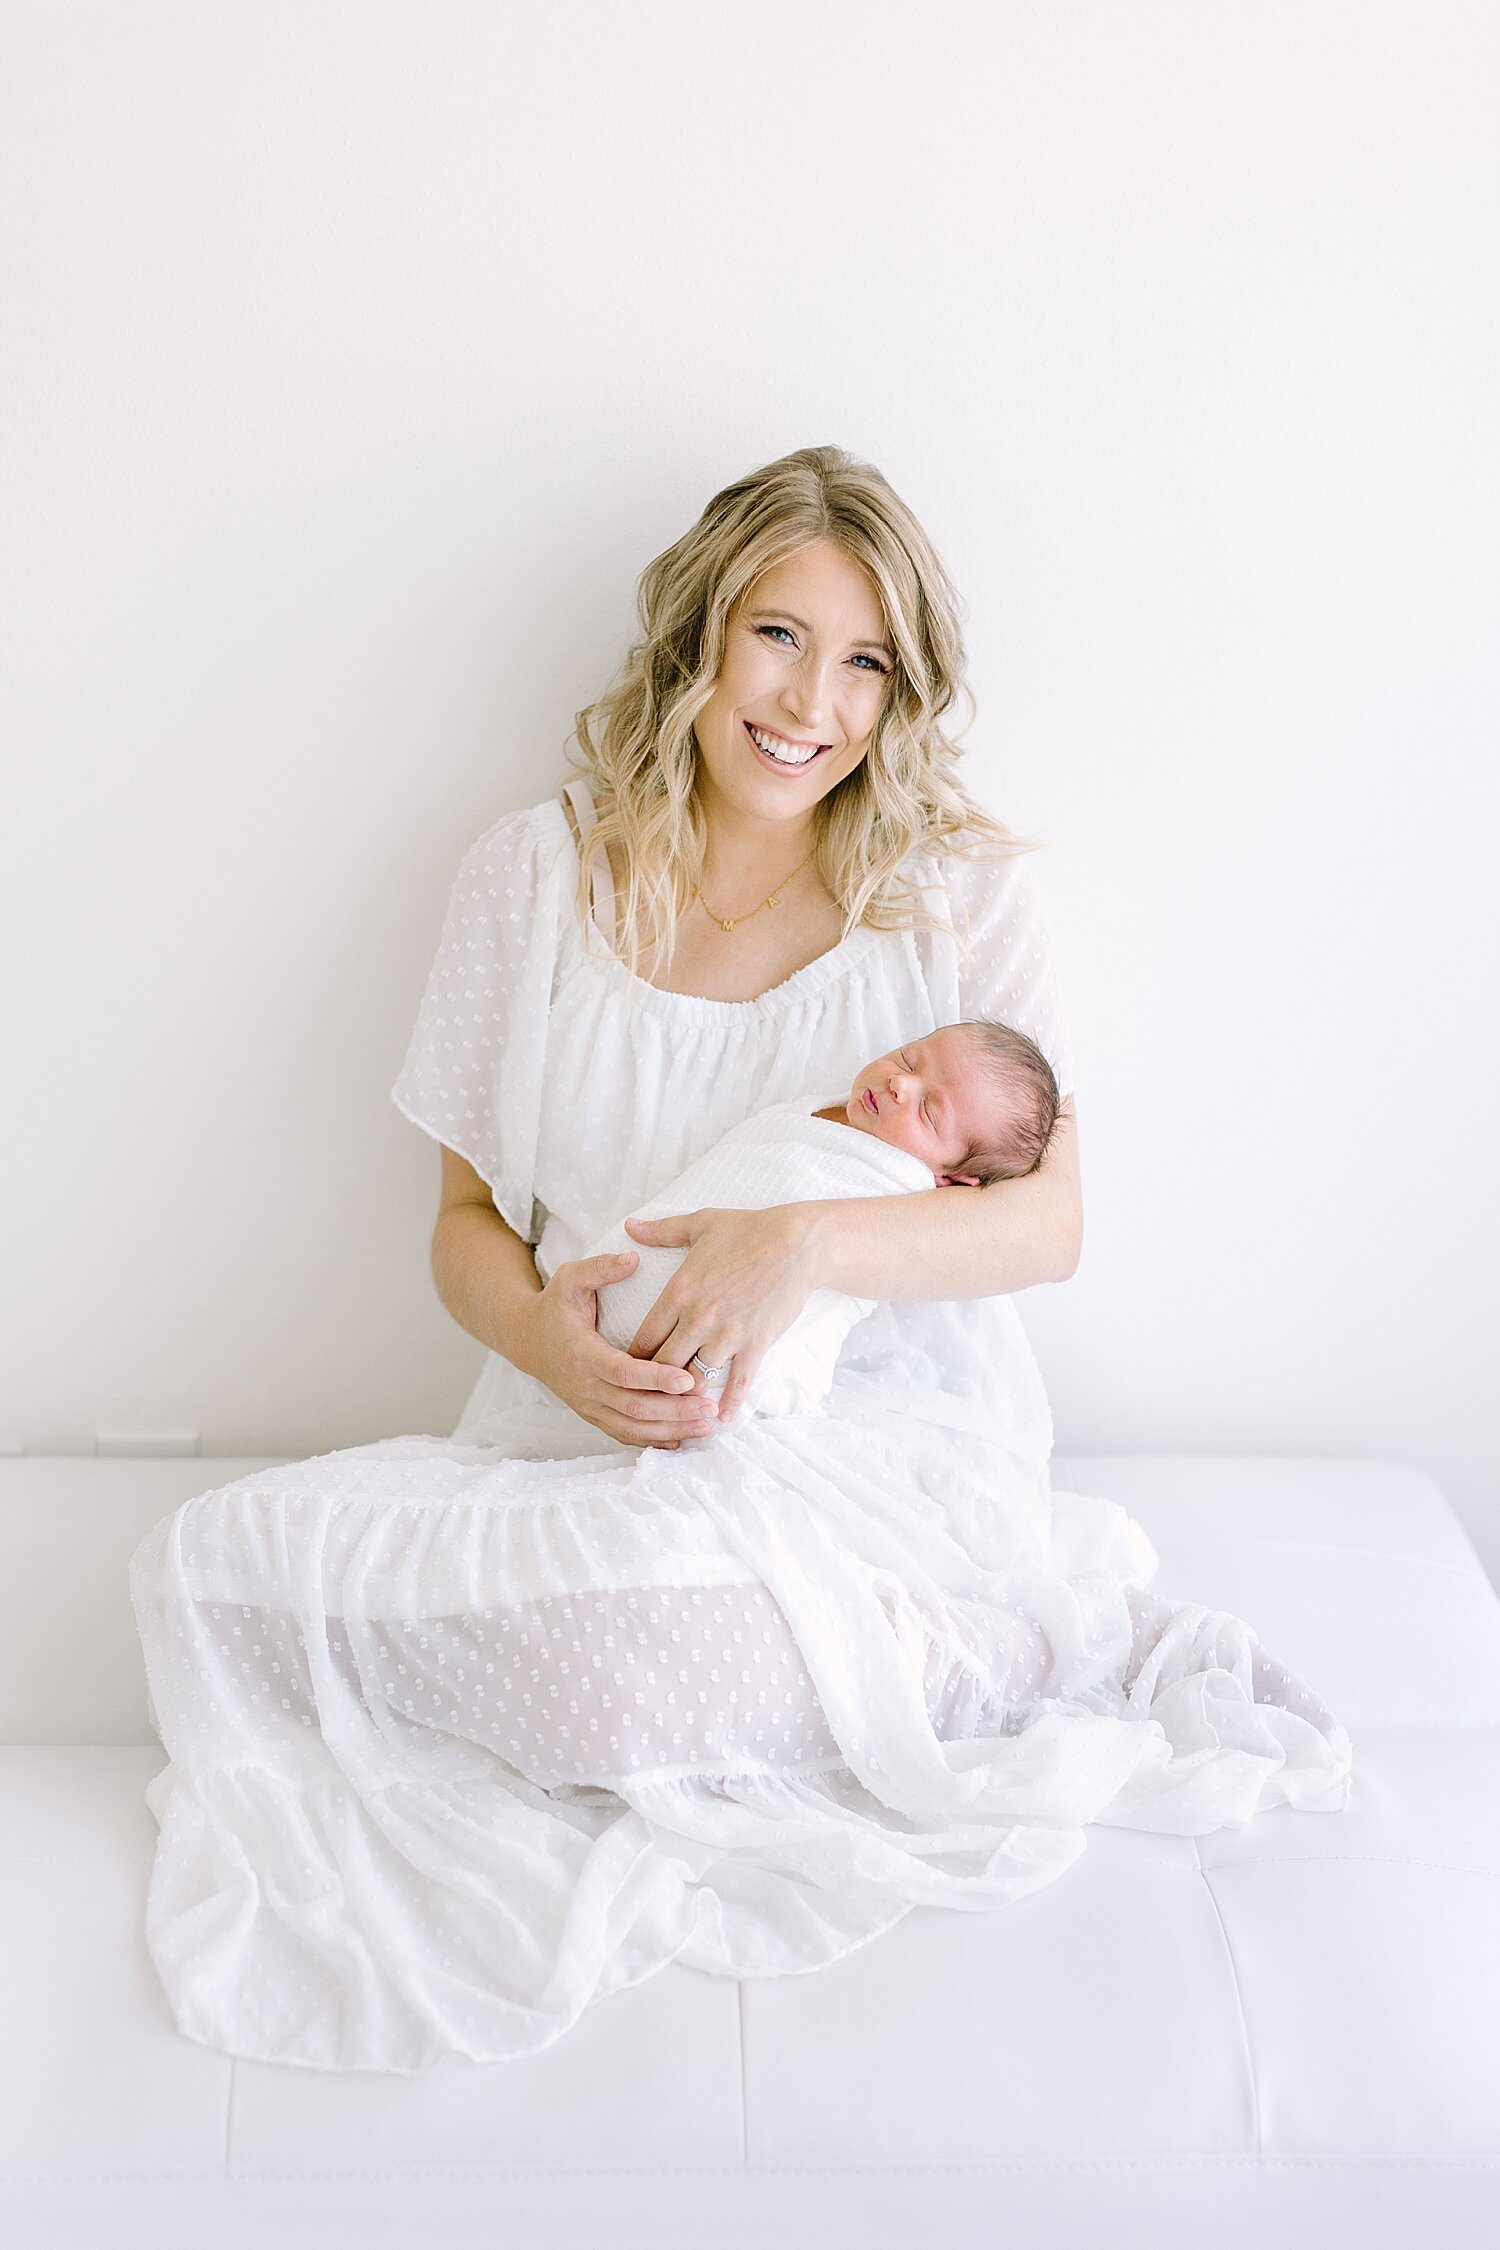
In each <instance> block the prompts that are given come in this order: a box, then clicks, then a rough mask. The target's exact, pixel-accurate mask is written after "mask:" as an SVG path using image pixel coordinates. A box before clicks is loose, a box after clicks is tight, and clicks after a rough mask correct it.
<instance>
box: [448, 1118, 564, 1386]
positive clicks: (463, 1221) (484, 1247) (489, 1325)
mask: <svg viewBox="0 0 1500 2250" xmlns="http://www.w3.org/2000/svg"><path fill="white" fill-rule="evenodd" d="M440 1147H441V1154H442V1159H443V1184H442V1190H441V1195H440V1199H439V1203H438V1215H437V1219H436V1222H435V1223H434V1226H433V1229H432V1278H433V1282H434V1284H435V1286H436V1288H437V1293H438V1296H439V1298H440V1299H441V1300H442V1303H443V1305H444V1307H445V1308H446V1310H447V1311H448V1312H450V1313H451V1314H452V1315H453V1318H454V1319H455V1320H456V1321H457V1322H458V1325H459V1327H460V1328H464V1329H467V1330H468V1332H469V1334H470V1335H471V1336H477V1337H478V1339H479V1341H480V1343H481V1344H487V1345H488V1346H489V1348H490V1350H491V1351H492V1352H498V1353H499V1354H500V1356H501V1358H502V1359H508V1360H509V1361H510V1362H511V1365H512V1366H513V1367H519V1366H520V1365H521V1364H522V1358H523V1357H524V1346H523V1344H522V1341H521V1339H522V1335H523V1333H524V1329H525V1323H526V1318H527V1315H528V1313H529V1312H530V1310H531V1306H532V1301H533V1300H534V1299H535V1298H537V1297H539V1296H540V1295H541V1290H542V1277H541V1275H540V1274H539V1273H538V1272H537V1270H536V1260H535V1259H534V1258H533V1256H532V1254H531V1245H530V1243H529V1242H526V1241H523V1239H522V1237H521V1236H520V1235H518V1234H517V1233H516V1231H515V1229H514V1227H511V1226H508V1225H507V1224H506V1222H505V1220H504V1219H502V1218H501V1216H500V1214H499V1212H498V1211H497V1210H496V1209H495V1201H494V1197H493V1196H492V1195H491V1193H490V1191H489V1188H488V1187H487V1186H486V1185H485V1183H484V1181H483V1180H482V1179H481V1178H480V1176H479V1174H478V1173H477V1172H476V1171H475V1169H474V1167H473V1165H472V1164H470V1163H469V1161H468V1159H467V1158H466V1157H462V1156H459V1155H457V1154H456V1153H455V1152H454V1150H452V1149H451V1148H448V1147H447V1146H446V1145H444V1144H440Z"/></svg>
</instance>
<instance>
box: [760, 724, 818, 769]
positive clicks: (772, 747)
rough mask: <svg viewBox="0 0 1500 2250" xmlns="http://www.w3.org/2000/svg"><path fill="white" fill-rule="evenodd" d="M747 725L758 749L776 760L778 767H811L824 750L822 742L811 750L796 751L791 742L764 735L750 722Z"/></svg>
mask: <svg viewBox="0 0 1500 2250" xmlns="http://www.w3.org/2000/svg"><path fill="white" fill-rule="evenodd" d="M746 725H747V727H749V734H750V740H751V741H752V742H753V743H754V744H755V747H756V749H757V750H764V752H765V754H766V756H767V757H768V758H774V759H775V760H776V763H777V765H778V766H810V765H811V764H812V762H813V760H814V758H815V757H816V756H817V754H818V752H819V751H820V750H821V749H822V748H823V745H822V743H821V742H815V743H814V744H813V746H812V748H811V749H810V750H795V749H793V747H792V745H791V744H790V743H789V742H783V741H782V740H781V738H780V736H779V735H775V734H764V733H762V731H761V729H760V728H759V727H751V726H749V721H748V720H747V721H746Z"/></svg>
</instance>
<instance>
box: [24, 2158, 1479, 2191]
mask: <svg viewBox="0 0 1500 2250" xmlns="http://www.w3.org/2000/svg"><path fill="white" fill-rule="evenodd" d="M1459 2166H1468V2167H1472V2166H1479V2167H1482V2168H1483V2169H1485V2170H1487V2171H1496V2170H1500V2154H1497V2153H1496V2152H1495V2151H1494V2150H1493V2149H1488V2150H1487V2149H1463V2150H1457V2151H1453V2152H1451V2153H1449V2154H1447V2155H1444V2156H1384V2155H1375V2156H1299V2155H1293V2154H1289V2153H1287V2152H1285V2151H1282V2150H1274V2149H1266V2150H1263V2151H1262V2152H1261V2153H1259V2154H1258V2155H1255V2156H1250V2155H1246V2154H1245V2153H1244V2152H1243V2151H1239V2150H1225V2151H1224V2152H1223V2153H1222V2154H1218V2155H1208V2156H1080V2157H1057V2158H1052V2159H1049V2158H1045V2157H1037V2158H1032V2159H1028V2158H1024V2157H1014V2158H1012V2157H967V2156H955V2157H951V2158H949V2157H930V2158H926V2159H918V2158H912V2157H906V2158H901V2157H896V2158H874V2157H871V2158H865V2159H862V2160H861V2161H859V2162H858V2163H854V2162H844V2163H839V2162H837V2161H830V2162H827V2163H822V2164H818V2163H791V2162H787V2163H778V2162H777V2161H776V2160H775V2159H774V2158H768V2159H765V2160H763V2161H761V2162H759V2163H755V2164H738V2163H729V2162H723V2163H709V2164H449V2165H439V2164H412V2165H406V2166H402V2167H399V2168H398V2167H394V2166H390V2165H386V2166H375V2165H364V2166H361V2167H360V2168H359V2169H358V2170H355V2169H353V2168H350V2167H347V2166H346V2167H344V2168H343V2169H341V2170H329V2171H320V2172H315V2171H311V2170H308V2169H306V2168H303V2169H301V2170H296V2171H294V2170H292V2169H290V2168H288V2167H271V2166H262V2165H256V2166H255V2167H253V2168H246V2169H245V2170H242V2171H241V2172H239V2173H237V2174H236V2181H237V2183H243V2184H246V2185H252V2186H253V2185H254V2184H255V2183H256V2182H259V2181H268V2180H323V2181H332V2180H535V2179H566V2180H584V2181H587V2180H596V2179H613V2178H616V2177H622V2176H623V2177H626V2178H630V2179H676V2180H682V2179H685V2180H693V2179H717V2178H720V2177H722V2176H724V2175H726V2174H728V2175H730V2176H733V2177H735V2178H738V2177H740V2176H741V2175H742V2174H745V2173H750V2174H753V2175H755V2176H756V2177H764V2178H767V2179H777V2178H781V2177H791V2178H798V2179H802V2178H813V2179H854V2180H858V2179H859V2178H861V2177H862V2176H863V2175H865V2174H867V2173H871V2172H892V2173H907V2172H910V2173H930V2172H943V2173H963V2172H983V2173H995V2172H1051V2173H1057V2172H1222V2171H1245V2170H1248V2169H1252V2168H1253V2169H1255V2170H1257V2171H1270V2170H1281V2171H1287V2172H1420V2171H1435V2170H1441V2171H1452V2170H1454V2169H1456V2168H1457V2167H1459ZM221 2178H222V2175H221V2174H220V2173H218V2172H216V2171H194V2172H188V2171H165V2170H163V2171H156V2172H82V2171H74V2172H60V2171H52V2172H17V2171H6V2170H3V2169H0V2180H3V2181H5V2182H7V2183H9V2184H12V2185H18V2186H36V2187H50V2188H56V2187H59V2186H61V2187H67V2188H77V2187H89V2186H94V2187H97V2186H102V2185H105V2184H107V2183H109V2182H112V2181H124V2180H147V2181H214V2182H217V2181H219V2180H220V2179H221Z"/></svg>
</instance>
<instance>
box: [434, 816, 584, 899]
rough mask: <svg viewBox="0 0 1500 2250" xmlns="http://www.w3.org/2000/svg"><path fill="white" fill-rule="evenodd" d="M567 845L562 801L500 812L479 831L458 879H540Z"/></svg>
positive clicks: (467, 853) (461, 866)
mask: <svg viewBox="0 0 1500 2250" xmlns="http://www.w3.org/2000/svg"><path fill="white" fill-rule="evenodd" d="M567 842H568V824H567V818H566V815H565V814H564V812H563V807H562V800H561V798H560V797H544V798H543V799H542V801H541V803H540V804H536V805H520V806H518V807H517V808H516V809H515V810H514V811H513V812H506V813H501V814H500V816H499V818H498V819H496V820H492V821H491V822H490V824H489V826H488V828H485V829H482V830H481V832H480V833H479V835H477V836H476V837H475V839H474V841H473V843H472V844H470V846H469V848H468V850H467V851H466V852H465V853H464V855H463V858H462V860H461V861H460V863H459V871H458V872H459V878H460V879H461V880H464V879H467V880H471V881H472V880H480V879H491V878H493V879H496V880H501V881H505V882H507V883H514V882H515V881H516V880H517V879H519V878H522V877H525V876H528V875H529V876H532V877H535V878H539V877H541V876H542V875H544V874H546V873H548V872H550V870H551V869H552V868H553V867H554V866H555V865H556V863H557V861H558V858H559V856H560V854H561V852H562V851H563V850H564V848H565V847H566V845H567Z"/></svg>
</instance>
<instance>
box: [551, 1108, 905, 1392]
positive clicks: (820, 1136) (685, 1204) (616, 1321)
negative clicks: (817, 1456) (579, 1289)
mask: <svg viewBox="0 0 1500 2250" xmlns="http://www.w3.org/2000/svg"><path fill="white" fill-rule="evenodd" d="M842 1098H843V1097H842V1095H841V1094H838V1093H835V1094H831V1095H830V1094H826V1093H825V1094H823V1095H821V1096H820V1095H818V1094H816V1093H810V1094H808V1095H807V1096H806V1097H805V1098H801V1097H799V1098H798V1099H797V1100H795V1101H788V1102H776V1103H773V1104H772V1105H771V1106H770V1107H768V1108H766V1109H763V1110H757V1111H756V1112H755V1114H754V1115H753V1116H751V1117H747V1118H746V1119H745V1120H744V1121H743V1123H741V1124H739V1125H736V1126H734V1127H733V1128H732V1130H731V1131H729V1132H727V1133H725V1134H724V1135H723V1137H722V1139H720V1140H717V1141H716V1142H715V1143H714V1145H713V1147H712V1148H711V1149H709V1150H707V1151H706V1152H705V1154H704V1155H702V1156H700V1157H699V1158H698V1159H697V1161H696V1162H695V1163H692V1164H690V1165H688V1167H687V1169H686V1171H684V1172H680V1173H679V1174H678V1176H677V1178H676V1179H675V1180H673V1181H672V1182H671V1184H670V1185H669V1186H668V1187H666V1188H665V1189H664V1190H663V1191H662V1193H661V1194H660V1195H657V1196H653V1197H652V1198H651V1200H650V1201H649V1202H647V1203H643V1204H642V1205H641V1206H640V1208H639V1210H636V1211H632V1212H631V1213H630V1214H629V1216H630V1217H631V1218H633V1219H659V1218H666V1217H668V1216H670V1215H674V1214H676V1213H679V1212H683V1211H701V1210H707V1209H709V1208H713V1207H717V1208H718V1209H720V1210H727V1211H763V1210H766V1209H768V1208H769V1207H770V1206H771V1205H772V1204H776V1203H808V1202H816V1201H824V1200H828V1201H831V1200H832V1199H834V1198H835V1197H842V1196H865V1195H898V1194H902V1193H904V1192H907V1191H909V1190H911V1189H913V1188H932V1187H935V1186H936V1185H937V1181H936V1178H935V1176H934V1174H933V1173H932V1172H931V1171H930V1170H929V1168H928V1166H927V1165H925V1164H924V1163H923V1162H922V1160H921V1158H920V1157H917V1156H912V1155H910V1154H909V1153H908V1152H907V1150H905V1149H901V1148H894V1147H892V1145H891V1143H890V1142H889V1141H882V1140H879V1139H877V1138H876V1136H875V1135H874V1134H873V1133H862V1132H861V1131H860V1129H859V1127H858V1126H857V1125H845V1124H839V1123H837V1122H835V1121H834V1120H833V1119H832V1118H828V1117H817V1116H815V1115H814V1114H813V1111H814V1109H815V1108H831V1107H832V1106H833V1104H834V1103H835V1102H837V1101H839V1100H841V1099H842ZM619 1250H635V1251H638V1252H639V1254H640V1264H639V1265H638V1266H637V1267H636V1269H635V1271H634V1272H633V1273H630V1274H627V1275H626V1276H625V1278H624V1280H623V1281H612V1282H610V1283H609V1284H608V1285H607V1286H606V1287H605V1288H603V1289H601V1290H600V1292H599V1333H600V1334H601V1335H602V1336H603V1337H604V1338H605V1339H606V1340H607V1341H608V1342H609V1343H611V1344H613V1345H615V1346H616V1348H617V1349H618V1350H620V1351H625V1350H626V1349H628V1347H629V1345H630V1343H631V1340H632V1338H633V1337H634V1336H635V1333H636V1331H637V1329H638V1328H639V1327H640V1325H641V1322H642V1321H643V1320H644V1319H645V1317H646V1315H647V1313H648V1312H649V1311H650V1310H651V1307H652V1306H653V1305H654V1304H655V1302H656V1300H657V1298H658V1297H659V1296H660V1295H661V1292H662V1290H663V1288H664V1287H665V1285H666V1283H667V1282H668V1281H670V1279H671V1277H672V1275H673V1274H674V1273H675V1272H676V1271H677V1268H678V1267H679V1266H680V1265H681V1263H682V1261H683V1259H684V1258H685V1257H686V1256H687V1251H686V1250H685V1249H674V1250H666V1249H657V1248H653V1247H652V1245H650V1244H649V1243H644V1242H634V1241H632V1240H631V1238H630V1236H629V1235H628V1234H627V1233H626V1232H625V1226H624V1222H623V1220H622V1221H621V1223H620V1224H619V1225H618V1226H614V1227H611V1228H610V1230H609V1232H608V1233H607V1234H605V1235H603V1236H601V1238H600V1239H599V1241H597V1242H594V1243H591V1244H590V1245H589V1248H588V1250H587V1252H586V1253H585V1255H587V1256H589V1257H596V1256H600V1255H603V1254H605V1253H607V1252H610V1251H619ZM875 1304H876V1299H874V1298H873V1297H849V1296H846V1295H845V1294H844V1293H843V1292H842V1291H841V1290H836V1289H816V1290H814V1291H813V1294H812V1295H811V1296H810V1297H809V1298H808V1300H807V1303H806V1305H805V1306H804V1307H803V1309H802V1311H801V1313H800V1314H799V1315H798V1317H797V1319H796V1320H794V1321H793V1323H792V1325H791V1327H790V1328H788V1329H787V1330H786V1332H785V1333H784V1334H783V1335H781V1336H778V1337H777V1339H776V1341H775V1343H773V1344H772V1345H771V1347H770V1349H769V1350H768V1351H767V1353H766V1355H765V1358H764V1359H763V1360H762V1361H761V1364H760V1367H759V1369H758V1370H757V1373H756V1377H755V1381H754V1383H753V1384H752V1386H751V1388H750V1391H749V1394H748V1396H747V1398H746V1401H745V1407H744V1411H745V1412H746V1413H747V1414H761V1415H781V1414H805V1413H808V1412H810V1411H811V1410H812V1409H813V1408H814V1407H816V1406H817V1405H818V1403H819V1402H820V1400H822V1399H823V1398H824V1397H825V1396H826V1394H827V1391H828V1387H829V1385H830V1384H831V1383H832V1381H833V1371H834V1368H835V1366H836V1365H837V1363H838V1356H839V1351H840V1349H841V1347H842V1345H843V1342H844V1339H845V1337H846V1336H847V1335H848V1333H849V1331H850V1329H851V1328H853V1327H854V1325H855V1323H856V1322H857V1321H860V1320H863V1319H864V1318H865V1316H866V1314H867V1313H871V1312H873V1311H874V1309H875ZM704 1356H705V1358H706V1357H708V1356H709V1355H708V1354H706V1353H705V1355H704ZM728 1380H729V1377H728V1375H727V1373H726V1374H724V1375H722V1376H719V1377H718V1378H717V1379H713V1380H710V1379H705V1381H704V1389H705V1390H706V1391H707V1392H708V1394H709V1396H710V1397H711V1398H714V1399H718V1398H719V1397H720V1396H722V1394H723V1391H724V1386H725V1384H726V1383H727V1382H728Z"/></svg>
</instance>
